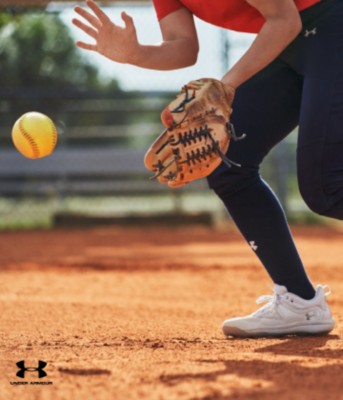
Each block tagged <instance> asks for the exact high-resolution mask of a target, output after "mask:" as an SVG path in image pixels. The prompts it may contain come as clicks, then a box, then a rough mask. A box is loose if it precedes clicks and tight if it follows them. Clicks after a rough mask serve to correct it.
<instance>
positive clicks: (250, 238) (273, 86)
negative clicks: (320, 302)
mask: <svg viewBox="0 0 343 400" xmlns="http://www.w3.org/2000/svg"><path fill="white" fill-rule="evenodd" d="M301 90H302V80H301V78H299V76H298V75H297V74H295V73H294V72H293V71H292V70H290V69H289V68H288V67H287V65H286V64H283V63H281V62H278V61H276V62H274V63H273V64H271V65H270V66H269V67H267V68H266V69H265V70H263V71H262V72H260V73H259V74H257V75H256V76H255V77H254V78H252V79H251V80H249V81H248V82H247V83H245V84H244V85H242V86H241V87H239V89H238V90H237V94H236V98H235V101H234V104H233V114H232V122H233V123H234V125H235V128H236V131H237V134H238V135H240V134H242V133H246V135H247V137H246V139H244V140H242V141H239V142H231V144H230V148H229V152H228V156H229V158H230V159H231V160H233V161H235V162H238V163H240V164H241V165H242V167H240V168H239V167H234V166H233V167H232V168H228V167H227V166H225V165H223V164H222V165H221V166H220V167H219V168H218V169H217V170H216V171H215V172H214V173H213V174H211V176H210V177H209V178H208V180H209V184H210V187H211V188H212V189H214V191H215V192H216V193H217V195H218V196H219V197H220V198H221V199H222V201H223V202H224V204H225V206H226V208H227V209H228V211H229V213H230V215H231V217H232V219H233V220H234V222H235V223H236V225H237V227H238V228H239V230H240V231H241V233H242V234H243V236H244V237H245V239H246V241H247V242H248V243H249V244H250V246H251V248H252V249H253V251H254V252H255V253H256V255H257V256H258V257H259V258H260V260H261V262H262V264H263V265H264V267H265V268H266V270H267V271H268V273H269V275H270V276H271V278H272V280H273V281H274V283H276V284H278V285H282V286H285V287H287V289H288V290H289V291H291V292H292V293H294V294H297V295H299V296H300V297H302V298H304V299H310V298H312V297H313V296H314V294H315V290H314V288H313V286H312V284H311V282H310V281H309V279H308V277H307V275H306V273H305V270H304V267H303V264H302V262H301V259H300V257H299V255H298V252H297V250H296V247H295V245H294V241H293V239H292V235H291V233H290V230H289V227H288V224H287V221H286V217H285V215H284V212H283V210H282V207H281V205H280V203H279V201H278V200H277V198H276V197H275V195H274V194H273V192H272V191H271V189H270V188H269V186H268V185H267V184H266V183H265V182H264V181H263V180H262V179H261V177H260V175H259V165H260V163H261V162H262V160H263V158H264V157H265V155H266V154H267V153H268V152H269V151H270V149H271V148H272V147H273V146H274V145H275V144H276V143H278V142H279V141H280V140H282V139H283V138H284V137H285V136H286V135H287V134H288V133H290V132H291V131H292V129H293V128H295V127H296V126H297V124H298V118H299V108H300V99H301Z"/></svg>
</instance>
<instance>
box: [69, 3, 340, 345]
mask: <svg viewBox="0 0 343 400" xmlns="http://www.w3.org/2000/svg"><path fill="white" fill-rule="evenodd" d="M153 2H154V6H155V10H156V13H157V18H158V20H159V23H160V28H161V33H162V38H163V40H162V42H161V43H159V44H156V45H142V44H140V43H139V41H138V39H137V35H136V30H135V26H134V22H133V20H132V18H131V17H130V16H129V15H127V14H126V13H125V12H124V13H122V19H123V21H124V24H125V26H124V27H120V26H118V25H116V24H114V23H113V22H111V20H110V19H109V18H108V16H107V15H106V14H104V13H103V11H102V10H101V9H100V8H99V7H97V6H96V4H95V3H94V2H93V1H92V0H89V1H87V5H88V6H89V8H90V9H91V11H92V12H89V11H87V10H86V9H83V8H81V7H76V8H75V11H76V12H77V14H78V15H79V16H81V17H82V18H83V20H82V19H78V18H75V19H74V20H73V23H74V24H75V25H76V26H78V27H79V28H80V29H82V30H83V31H84V32H85V33H87V34H88V35H89V36H90V37H91V38H93V39H94V42H93V44H90V43H85V42H78V43H77V45H78V46H79V47H80V48H83V49H86V50H92V51H97V52H99V53H100V54H103V55H104V56H106V57H108V58H110V59H111V60H113V61H115V62H121V63H129V64H132V65H136V66H139V67H143V68H149V69H155V70H171V69H177V68H183V67H187V66H190V65H193V64H194V63H195V62H196V59H197V54H198V49H199V44H198V39H197V33H196V28H195V25H194V16H197V17H199V18H200V19H203V20H205V21H207V22H209V23H211V24H213V25H217V26H219V27H222V28H226V29H233V30H237V31H241V32H251V33H256V34H257V35H256V38H255V40H254V42H253V43H252V45H251V47H250V48H249V49H248V50H247V51H246V53H245V54H244V55H243V56H242V57H241V58H240V60H238V62H237V63H236V64H235V65H234V66H233V67H232V68H231V69H230V70H229V71H228V72H227V73H226V74H225V75H224V77H223V78H222V81H223V82H224V83H225V84H227V85H229V86H231V87H233V88H234V89H236V95H235V99H234V103H233V109H234V113H233V114H232V117H231V121H232V122H233V124H234V126H235V128H236V132H237V134H238V135H240V134H242V133H246V134H247V137H246V139H245V140H243V141H240V142H237V143H235V142H232V143H231V145H230V148H229V151H228V157H229V158H230V159H232V160H235V162H237V163H240V164H241V167H235V166H233V167H232V168H228V167H227V166H226V165H225V164H221V165H220V166H219V167H218V168H217V169H216V170H215V171H214V172H213V173H212V174H211V175H210V176H209V177H208V182H209V186H210V187H211V188H212V189H213V190H214V191H215V193H216V194H217V195H218V196H219V197H220V198H221V200H222V201H223V202H224V204H225V206H226V208H227V210H228V211H229V213H230V215H231V217H232V219H233V220H234V221H235V223H236V225H237V227H238V228H239V230H240V231H241V233H242V235H243V236H244V238H245V239H246V241H247V242H248V243H249V244H250V246H251V248H252V250H253V251H254V252H255V253H256V255H257V256H258V257H259V259H260V260H261V263H262V264H263V266H264V267H265V268H266V270H267V272H268V273H269V275H270V277H271V279H272V280H273V282H274V284H275V287H274V294H273V295H271V296H263V297H262V298H260V301H265V302H266V303H267V304H265V305H264V306H263V307H262V308H260V309H259V310H257V311H256V312H254V313H252V314H250V315H248V316H245V317H239V318H232V319H228V320H226V321H225V322H224V324H223V331H224V334H225V335H228V336H242V337H259V336H266V335H267V336H274V335H284V334H324V333H328V332H330V331H331V330H332V329H333V327H334V320H333V319H332V316H331V313H330V310H329V308H328V305H327V303H326V300H325V297H326V295H327V294H329V293H328V290H327V288H326V287H325V286H321V285H318V286H317V287H316V288H314V287H313V285H312V283H311V281H310V280H309V278H308V276H307V274H306V272H305V269H304V266H303V264H302V261H301V259H300V257H299V254H298V252H297V250H296V247H295V245H294V242H293V238H292V235H291V233H290V230H289V227H288V224H287V221H286V218H285V215H284V212H283V210H282V207H281V205H280V203H279V202H278V200H277V198H276V197H275V195H274V194H273V192H272V191H271V189H270V187H269V186H268V185H267V184H266V183H265V182H264V181H263V180H262V179H261V177H260V175H259V166H260V164H261V162H262V160H263V159H264V157H265V156H266V155H267V154H268V152H269V151H270V150H271V148H272V147H273V146H275V145H276V144H277V143H278V142H280V141H281V140H282V139H283V138H285V136H287V134H289V133H290V132H291V131H292V130H293V129H294V128H295V127H296V126H298V125H299V136H298V148H297V167H298V180H299V187H300V191H301V194H302V196H303V198H304V200H305V202H306V203H307V204H308V206H309V207H310V208H311V209H312V210H313V211H314V212H317V213H319V214H321V215H325V216H327V217H332V218H337V219H343V157H342V154H343V131H342V126H343V74H342V71H343V23H342V21H343V1H342V0H321V1H320V0H278V1H275V0H230V1H226V0H213V1H211V2H206V1H198V0H154V1H153Z"/></svg>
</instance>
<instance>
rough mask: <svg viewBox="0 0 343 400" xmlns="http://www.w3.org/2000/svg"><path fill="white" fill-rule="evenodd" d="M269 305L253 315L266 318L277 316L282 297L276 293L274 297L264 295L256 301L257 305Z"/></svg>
mask: <svg viewBox="0 0 343 400" xmlns="http://www.w3.org/2000/svg"><path fill="white" fill-rule="evenodd" d="M262 303H267V304H265V305H264V306H263V307H261V308H260V309H258V310H257V311H255V312H254V313H253V315H254V316H255V317H264V316H267V315H275V314H276V313H277V307H278V305H279V303H280V295H278V294H276V293H274V294H273V295H263V296H260V297H259V298H258V299H257V300H256V304H262Z"/></svg>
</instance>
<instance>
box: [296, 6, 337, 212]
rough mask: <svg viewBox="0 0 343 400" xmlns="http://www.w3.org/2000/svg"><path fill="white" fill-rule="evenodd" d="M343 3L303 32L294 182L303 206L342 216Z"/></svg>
mask: <svg viewBox="0 0 343 400" xmlns="http://www.w3.org/2000/svg"><path fill="white" fill-rule="evenodd" d="M342 21H343V3H342V2H338V3H337V4H335V6H334V7H332V8H331V9H330V10H329V11H328V12H327V17H326V18H325V19H322V20H320V21H319V22H318V23H313V27H314V28H315V34H314V35H310V36H308V37H304V38H303V39H302V40H303V42H306V46H305V45H304V47H303V48H304V50H303V51H304V52H305V53H304V55H305V57H304V60H306V62H304V64H303V65H301V67H302V69H303V70H304V74H305V79H304V90H303V99H302V107H301V110H302V111H301V116H300V126H299V140H298V151H297V163H298V177H299V187H300V191H301V193H302V196H303V198H304V200H305V201H306V203H307V204H308V206H309V207H310V208H311V209H312V210H313V211H315V212H317V213H319V214H322V215H325V216H327V217H332V218H337V219H343V156H342V155H343V73H342V72H343V24H342Z"/></svg>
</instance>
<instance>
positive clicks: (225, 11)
mask: <svg viewBox="0 0 343 400" xmlns="http://www.w3.org/2000/svg"><path fill="white" fill-rule="evenodd" d="M294 1H295V4H296V6H297V8H298V10H299V11H301V10H304V9H305V8H308V7H310V6H312V5H313V4H315V3H318V2H319V1H320V0H294ZM153 3H154V6H155V10H156V13H157V18H158V19H159V20H161V19H162V18H163V17H165V16H166V15H168V14H170V13H172V12H173V11H176V10H179V9H180V8H182V7H185V8H187V9H188V10H189V11H190V12H191V13H192V14H194V15H195V16H196V17H198V18H200V19H202V20H203V21H206V22H209V23H210V24H212V25H217V26H220V27H222V28H226V29H232V30H235V31H239V32H250V33H257V32H259V30H260V29H261V27H262V25H263V24H264V22H265V20H264V18H263V17H262V15H261V14H260V13H259V12H258V11H257V10H256V8H254V7H252V6H250V5H249V4H248V3H247V2H246V1H245V0H213V1H208V0H153Z"/></svg>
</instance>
